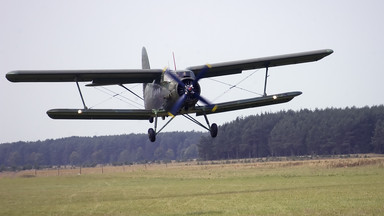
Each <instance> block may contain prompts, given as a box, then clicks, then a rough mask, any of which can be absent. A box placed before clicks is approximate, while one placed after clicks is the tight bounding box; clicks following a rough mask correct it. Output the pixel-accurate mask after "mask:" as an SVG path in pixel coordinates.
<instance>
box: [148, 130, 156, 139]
mask: <svg viewBox="0 0 384 216" xmlns="http://www.w3.org/2000/svg"><path fill="white" fill-rule="evenodd" d="M148 137H149V140H150V141H151V142H155V141H156V133H155V131H154V130H153V129H152V128H149V129H148Z"/></svg>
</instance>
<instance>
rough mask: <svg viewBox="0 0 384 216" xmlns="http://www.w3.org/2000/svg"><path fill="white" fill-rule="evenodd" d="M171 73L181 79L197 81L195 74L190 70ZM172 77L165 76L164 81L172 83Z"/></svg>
mask: <svg viewBox="0 0 384 216" xmlns="http://www.w3.org/2000/svg"><path fill="white" fill-rule="evenodd" d="M170 73H175V74H176V76H178V77H179V78H180V79H184V78H190V79H193V80H194V79H195V74H194V73H193V72H192V71H190V70H177V71H170ZM172 80H173V79H172V77H171V76H169V75H168V74H167V73H165V74H164V81H172Z"/></svg>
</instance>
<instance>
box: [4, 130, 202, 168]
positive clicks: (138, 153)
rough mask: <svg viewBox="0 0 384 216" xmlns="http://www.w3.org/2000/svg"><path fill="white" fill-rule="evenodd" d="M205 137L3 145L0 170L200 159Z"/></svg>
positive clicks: (165, 135) (198, 134)
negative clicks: (200, 148)
mask: <svg viewBox="0 0 384 216" xmlns="http://www.w3.org/2000/svg"><path fill="white" fill-rule="evenodd" d="M201 135H202V133H201V132H193V131H192V132H167V133H161V134H159V135H158V137H157V140H158V141H156V142H155V143H152V142H150V141H149V140H148V135H147V134H128V135H117V136H99V137H68V138H62V139H56V140H53V139H48V140H45V141H37V142H16V143H9V144H1V145H0V167H1V168H0V169H2V170H4V169H6V168H9V167H11V168H13V169H16V168H20V167H24V168H26V169H28V168H39V167H41V166H43V167H47V166H48V167H49V166H62V165H74V166H95V165H97V164H130V163H134V162H139V163H142V162H148V161H170V160H187V159H190V158H197V157H198V149H197V144H198V142H199V139H200V137H201Z"/></svg>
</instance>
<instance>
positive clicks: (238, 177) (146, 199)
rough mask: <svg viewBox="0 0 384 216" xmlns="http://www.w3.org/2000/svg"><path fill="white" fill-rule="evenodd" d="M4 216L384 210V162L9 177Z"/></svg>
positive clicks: (1, 188) (2, 196)
mask: <svg viewBox="0 0 384 216" xmlns="http://www.w3.org/2000/svg"><path fill="white" fill-rule="evenodd" d="M361 160H363V159H361ZM335 167H337V166H335ZM53 172H55V171H53ZM26 177H29V178H26ZM0 215H384V166H383V161H381V162H380V163H379V164H370V165H360V166H358V165H356V166H354V167H349V168H348V167H337V168H330V167H329V166H327V165H324V164H323V163H322V162H321V163H320V162H319V164H318V165H316V164H314V163H305V162H303V163H291V164H290V163H289V162H285V163H264V164H263V163H262V164H229V165H200V166H198V165H193V166H168V167H165V166H160V165H158V166H154V167H152V168H150V169H136V170H135V171H127V172H124V173H107V174H105V173H104V174H88V175H72V176H49V177H30V176H28V175H26V176H25V177H24V178H23V177H13V178H11V177H4V178H0Z"/></svg>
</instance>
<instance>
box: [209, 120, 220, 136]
mask: <svg viewBox="0 0 384 216" xmlns="http://www.w3.org/2000/svg"><path fill="white" fill-rule="evenodd" d="M209 132H210V133H211V137H213V138H214V137H216V136H217V132H218V129H217V124H215V123H213V124H212V125H211V129H210V130H209Z"/></svg>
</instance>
